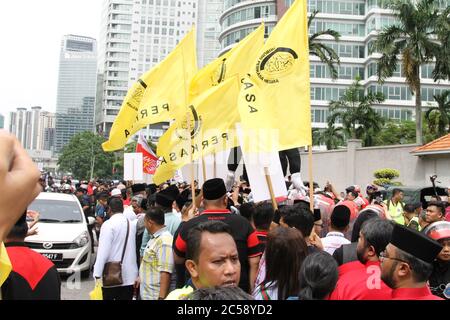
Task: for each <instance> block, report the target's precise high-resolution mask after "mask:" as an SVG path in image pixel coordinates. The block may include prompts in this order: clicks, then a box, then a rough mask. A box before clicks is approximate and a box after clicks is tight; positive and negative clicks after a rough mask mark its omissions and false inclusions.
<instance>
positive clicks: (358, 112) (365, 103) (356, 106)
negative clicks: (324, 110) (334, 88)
mask: <svg viewBox="0 0 450 320" xmlns="http://www.w3.org/2000/svg"><path fill="white" fill-rule="evenodd" d="M383 101H384V96H383V94H382V93H379V92H377V93H371V92H369V93H368V94H367V95H365V94H364V88H363V86H362V85H361V84H360V79H359V78H357V79H356V80H355V82H353V84H352V85H351V86H350V87H349V88H348V89H347V90H345V92H344V95H343V96H342V97H341V98H340V99H339V100H338V101H331V102H330V105H329V106H330V116H329V118H328V126H329V127H331V126H334V125H335V124H336V123H337V122H338V121H340V122H341V123H342V128H343V131H344V133H345V136H346V137H347V139H362V140H363V142H364V145H365V146H366V147H367V146H371V145H372V144H373V143H372V142H371V141H372V140H373V139H372V136H373V135H376V134H378V132H380V131H381V128H382V125H383V123H384V119H383V117H382V116H380V115H379V114H378V113H377V112H376V111H375V110H374V109H373V108H372V105H373V104H375V103H381V102H383Z"/></svg>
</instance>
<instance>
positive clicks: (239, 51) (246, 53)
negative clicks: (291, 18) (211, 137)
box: [189, 24, 264, 101]
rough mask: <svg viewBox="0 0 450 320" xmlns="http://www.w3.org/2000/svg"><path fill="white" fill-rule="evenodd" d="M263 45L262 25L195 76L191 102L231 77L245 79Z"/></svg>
mask: <svg viewBox="0 0 450 320" xmlns="http://www.w3.org/2000/svg"><path fill="white" fill-rule="evenodd" d="M263 45H264V24H261V25H260V26H259V27H258V28H256V30H254V31H253V32H252V33H250V34H249V35H248V36H247V37H245V38H244V39H242V40H241V41H240V42H239V43H238V44H236V45H235V46H234V47H233V48H232V49H231V50H230V51H228V52H227V53H225V54H224V55H222V56H220V57H219V58H217V59H216V60H214V61H212V62H211V63H209V64H208V65H206V66H205V67H204V68H203V69H201V70H200V71H199V72H198V73H197V74H196V75H195V76H194V78H193V79H192V81H191V84H190V87H189V101H190V100H192V99H193V98H194V97H196V96H198V95H199V94H201V93H202V92H204V91H206V90H208V89H209V88H211V87H213V86H217V85H218V84H220V83H221V82H223V81H225V80H226V79H229V78H230V77H233V76H236V75H238V76H239V78H241V77H243V76H244V75H245V74H246V73H247V72H248V71H249V70H250V68H251V66H252V64H253V61H255V60H256V58H257V57H258V53H259V50H260V49H261V48H262V46H263ZM236 98H237V97H236Z"/></svg>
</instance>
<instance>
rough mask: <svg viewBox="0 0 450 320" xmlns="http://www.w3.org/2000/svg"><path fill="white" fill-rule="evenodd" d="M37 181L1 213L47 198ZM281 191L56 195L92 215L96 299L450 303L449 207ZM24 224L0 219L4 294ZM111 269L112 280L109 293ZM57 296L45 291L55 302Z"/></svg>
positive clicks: (166, 189) (128, 190) (375, 194)
mask: <svg viewBox="0 0 450 320" xmlns="http://www.w3.org/2000/svg"><path fill="white" fill-rule="evenodd" d="M0 138H3V139H6V138H5V137H2V136H0ZM8 139H10V138H8ZM14 143H15V142H11V143H10V145H9V147H10V148H11V149H14V150H15V152H17V154H18V156H17V157H19V159H20V155H21V153H20V152H22V151H20V148H19V147H18V146H17V145H15V144H14ZM0 145H1V144H0ZM16 149H17V150H16ZM15 161H16V160H14V163H15ZM23 161H28V160H27V159H23ZM19 168H20V166H19ZM0 169H1V172H0V173H1V174H0V179H3V181H6V182H8V181H7V180H5V179H11V177H9V176H8V175H11V172H14V171H11V170H9V171H8V168H7V167H3V168H0ZM5 172H6V174H5ZM27 179H28V180H27V181H29V180H30V179H29V177H27ZM36 181H38V178H37V177H36ZM48 181H49V179H48V178H46V179H42V178H41V179H39V183H38V185H37V188H35V189H33V190H34V191H33V193H31V194H30V195H29V197H28V198H27V199H25V200H21V201H22V203H20V205H19V204H17V203H15V204H14V203H11V204H8V205H6V206H3V207H2V206H0V207H2V208H10V210H12V211H14V209H16V210H19V211H20V208H25V207H26V205H27V204H28V203H29V202H31V200H32V199H33V198H34V197H35V196H36V195H37V192H39V191H56V190H54V188H53V187H51V189H52V190H49V188H48V187H49V186H48ZM29 183H30V184H31V182H29ZM286 183H287V186H288V188H289V193H288V195H287V196H286V197H285V198H284V199H279V202H278V203H277V204H276V206H275V205H274V204H272V203H271V202H270V201H266V202H261V203H253V202H252V194H251V185H250V184H249V182H247V181H240V182H235V183H234V184H233V185H232V187H231V189H227V187H226V183H225V182H224V180H222V179H218V178H214V179H210V180H207V181H206V182H205V183H203V185H202V186H198V185H197V184H195V186H194V188H195V190H194V192H192V190H191V187H190V185H189V184H187V183H175V182H172V183H171V182H167V183H165V184H162V185H159V186H157V185H154V184H142V183H141V184H131V183H129V182H128V183H127V182H125V181H121V182H118V183H111V182H105V181H100V180H97V181H81V182H80V183H78V184H77V185H72V183H71V181H68V179H64V181H62V182H61V184H60V185H61V186H63V187H62V188H61V189H62V190H60V191H61V192H66V193H73V194H75V195H76V196H77V198H78V199H79V201H80V204H81V206H82V208H83V210H84V212H85V214H86V215H87V216H93V217H95V221H96V223H95V227H94V230H91V231H93V232H90V233H91V235H93V234H94V233H95V234H96V235H97V237H98V249H97V256H96V260H95V264H94V266H93V276H94V277H95V279H96V281H97V282H98V284H99V285H101V286H102V295H103V299H104V300H131V299H141V300H164V299H168V300H184V299H188V300H189V299H193V300H195V299H205V300H212V299H236V300H246V299H247V300H251V299H255V300H286V299H288V300H318V299H320V300H324V299H329V300H391V299H402V300H403V299H408V300H409V299H411V300H421V299H427V300H438V299H449V298H450V284H449V283H450V269H449V266H450V221H449V220H450V205H449V202H450V197H449V198H448V199H449V200H446V201H445V202H444V201H441V200H442V199H439V198H436V199H433V200H432V201H429V202H428V203H426V205H423V204H422V203H419V204H417V203H404V202H403V196H404V192H403V191H402V190H401V189H395V190H393V192H392V196H391V197H390V198H389V199H386V200H384V201H383V199H382V197H380V190H378V187H377V186H375V185H369V186H367V188H366V190H365V191H366V195H363V193H362V190H361V188H360V187H359V186H350V187H348V188H347V189H346V190H345V193H343V194H342V193H340V192H338V191H337V190H335V188H334V186H333V185H332V184H331V183H327V184H326V185H325V187H324V188H319V186H318V185H315V186H314V188H315V190H314V198H313V199H310V198H309V196H308V195H309V192H308V189H307V186H306V185H305V186H298V184H296V185H294V184H292V183H290V182H289V179H287V181H286ZM67 185H68V186H69V187H70V188H68V187H66V186H67ZM28 187H29V186H28ZM39 188H40V189H39ZM448 192H449V194H450V188H449V190H448ZM193 194H194V195H195V196H194V197H193ZM6 196H7V195H6ZM4 197H5V195H4V194H2V196H1V200H0V201H1V202H2V203H4V204H5V203H6V201H8V200H9V199H4ZM310 202H312V203H313V205H312V207H313V208H314V209H313V210H311V209H310V208H311V206H310ZM22 213H23V210H22ZM23 217H24V215H22V218H21V214H20V213H19V214H15V215H14V214H7V213H2V215H1V216H0V219H1V220H0V226H1V229H0V230H1V231H2V233H0V235H1V236H3V237H2V238H1V239H2V240H3V241H4V242H5V243H6V245H7V249H6V250H5V249H2V250H1V251H0V268H1V266H2V264H1V261H3V260H1V259H5V256H7V255H9V256H10V258H11V259H10V260H11V264H12V269H13V272H11V273H10V275H9V277H7V278H5V279H3V278H2V277H0V284H2V283H3V282H5V283H6V287H9V288H11V286H10V285H8V282H11V281H12V280H11V277H14V276H16V277H17V275H22V276H23V274H21V272H20V271H18V268H16V267H15V266H14V265H15V264H18V261H20V254H21V251H20V250H26V249H27V248H23V249H20V250H18V247H21V246H22V244H21V243H23V239H24V237H25V236H26V234H27V232H28V229H27V224H26V223H25V224H24V221H25V220H24V218H23ZM18 243H19V244H18ZM28 250H29V249H28ZM5 252H7V254H5ZM42 258H43V257H42ZM36 259H38V258H37V257H36ZM43 259H45V258H43ZM117 263H120V265H121V268H119V273H120V275H119V278H120V282H118V283H114V282H112V281H111V279H113V280H114V277H115V276H117V274H116V275H115V274H114V272H117V269H115V267H114V266H115V265H116V264H117ZM4 264H6V263H4ZM42 265H43V266H44V267H43V268H42V270H41V271H40V273H41V278H42V277H44V276H45V277H48V278H51V279H52V281H53V283H58V281H56V280H55V279H53V278H54V275H55V274H56V273H57V272H56V270H55V268H54V267H52V265H51V264H49V263H48V262H46V264H42ZM116 278H117V277H116ZM5 280H6V281H5ZM55 286H56V287H57V286H58V285H57V284H55ZM3 288H4V286H2V292H3V298H7V297H8V295H9V293H8V292H6V291H5V290H4V289H3ZM36 288H38V289H39V290H38V291H36V292H34V294H33V295H32V296H28V297H23V298H33V299H39V298H42V299H45V298H47V299H48V298H52V297H53V298H54V297H55V295H53V296H52V295H50V296H49V295H48V294H47V295H46V294H44V293H42V292H49V290H50V291H51V290H52V289H51V288H46V289H45V290H42V288H43V287H42V286H39V285H37V286H36ZM9 290H11V289H9ZM59 290H60V288H54V291H55V292H56V295H58V293H59ZM32 291H33V290H32ZM19 298H20V297H19Z"/></svg>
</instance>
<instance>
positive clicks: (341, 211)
mask: <svg viewBox="0 0 450 320" xmlns="http://www.w3.org/2000/svg"><path fill="white" fill-rule="evenodd" d="M349 223H350V209H349V208H348V207H347V206H344V205H338V206H336V207H334V209H333V212H332V213H331V224H332V225H333V226H335V227H337V228H344V227H346V226H348V224H349Z"/></svg>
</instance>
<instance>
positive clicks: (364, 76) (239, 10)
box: [220, 0, 450, 128]
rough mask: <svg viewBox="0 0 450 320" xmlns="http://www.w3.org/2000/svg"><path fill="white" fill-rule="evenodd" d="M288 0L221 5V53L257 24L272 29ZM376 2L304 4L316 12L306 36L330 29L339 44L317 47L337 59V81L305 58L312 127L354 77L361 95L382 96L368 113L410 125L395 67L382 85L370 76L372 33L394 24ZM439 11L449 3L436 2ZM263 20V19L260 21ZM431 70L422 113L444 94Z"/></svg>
mask: <svg viewBox="0 0 450 320" xmlns="http://www.w3.org/2000/svg"><path fill="white" fill-rule="evenodd" d="M293 2H294V1H293V0H276V1H259V0H253V1H252V0H241V1H239V0H225V6H224V12H223V14H222V16H221V18H220V20H221V24H222V33H221V35H220V40H221V43H222V47H223V48H224V49H227V48H229V47H230V46H232V45H233V43H235V42H237V41H239V40H241V39H242V38H243V37H245V36H246V35H247V34H248V33H250V32H251V31H252V30H254V29H255V28H256V27H257V25H259V23H260V22H261V21H263V20H264V21H265V22H266V25H267V24H269V29H268V30H266V31H268V32H270V31H271V29H272V28H273V27H272V25H274V24H275V23H276V21H277V20H278V19H280V18H281V17H282V15H283V14H284V12H285V11H286V10H287V8H288V7H289V6H290V5H291V4H292V3H293ZM383 2H384V1H381V0H342V1H336V0H308V11H309V13H311V12H313V11H315V10H318V11H319V13H318V14H317V16H316V18H315V20H314V21H313V23H312V24H311V26H310V29H309V33H310V34H312V33H315V32H320V31H323V30H327V29H333V30H336V31H338V32H339V33H340V34H341V38H340V41H339V42H336V41H334V40H332V39H330V38H327V37H323V38H321V39H320V41H321V42H323V43H325V44H327V45H328V46H330V47H332V48H333V49H334V50H335V51H336V52H337V54H338V55H339V57H340V60H341V64H340V66H338V67H337V68H338V79H337V80H334V81H333V80H332V79H331V75H330V72H329V69H328V68H327V66H326V65H325V64H323V63H321V62H320V60H319V58H317V57H315V56H310V65H311V68H310V79H311V115H312V121H313V126H314V127H317V128H325V127H327V118H328V115H329V111H328V105H329V103H330V101H331V100H338V99H339V98H340V97H341V96H342V95H343V93H344V91H345V90H346V89H347V88H348V87H349V86H350V85H351V84H352V83H353V82H354V80H355V79H356V78H357V77H358V78H360V79H361V84H362V85H363V86H364V88H365V90H366V92H382V93H383V94H384V96H385V99H386V100H385V101H384V102H383V103H380V104H376V105H374V108H375V109H376V110H377V112H379V113H380V114H381V115H383V116H384V117H386V118H390V119H395V120H413V119H414V117H415V115H414V106H415V100H414V96H413V95H412V94H411V91H410V90H409V87H408V85H407V84H406V81H405V78H404V77H403V76H402V70H401V67H400V66H399V68H398V70H397V71H396V72H395V73H394V75H393V77H391V78H389V79H387V80H386V81H385V83H384V84H383V85H380V84H379V83H378V77H377V76H376V70H377V60H378V59H379V57H380V54H378V53H371V46H372V44H373V42H374V41H375V39H376V36H377V34H378V33H379V32H380V30H382V29H383V28H384V27H386V26H389V25H391V24H393V23H395V21H396V18H395V16H394V15H393V13H392V11H390V10H388V9H386V8H385V6H384V5H383ZM440 2H441V6H442V7H444V6H446V5H448V3H449V2H450V1H440ZM262 16H264V18H263V17H262ZM432 71H433V65H425V66H423V67H422V69H421V78H422V101H423V102H422V103H423V107H424V109H426V108H427V107H428V106H431V105H433V104H434V99H433V95H435V94H439V93H441V92H442V91H443V90H445V89H449V82H448V81H441V82H439V83H435V82H434V81H433V79H432V75H431V73H432Z"/></svg>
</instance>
